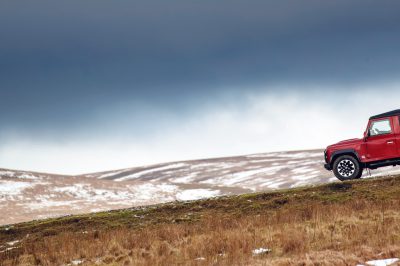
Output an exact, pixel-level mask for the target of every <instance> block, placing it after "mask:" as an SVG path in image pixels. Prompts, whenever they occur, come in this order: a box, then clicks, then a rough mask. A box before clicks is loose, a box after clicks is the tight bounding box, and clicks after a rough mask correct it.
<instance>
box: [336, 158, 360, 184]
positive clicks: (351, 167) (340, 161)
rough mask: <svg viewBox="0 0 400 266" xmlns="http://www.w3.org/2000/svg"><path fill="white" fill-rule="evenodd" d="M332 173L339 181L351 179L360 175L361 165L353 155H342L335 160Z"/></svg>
mask: <svg viewBox="0 0 400 266" xmlns="http://www.w3.org/2000/svg"><path fill="white" fill-rule="evenodd" d="M333 173H334V174H335V176H336V177H337V178H338V179H339V180H341V181H346V180H352V179H356V178H360V177H361V175H362V167H361V166H360V163H359V162H358V160H357V159H355V158H354V157H353V156H349V155H343V156H340V157H339V158H337V159H336V160H335V162H334V164H333Z"/></svg>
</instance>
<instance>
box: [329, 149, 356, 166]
mask: <svg viewBox="0 0 400 266" xmlns="http://www.w3.org/2000/svg"><path fill="white" fill-rule="evenodd" d="M342 155H351V156H354V157H355V158H356V159H357V160H358V161H359V162H360V163H361V159H360V156H359V155H358V152H357V151H356V150H354V149H344V150H338V151H334V152H333V153H332V155H331V161H330V162H329V163H330V165H331V166H332V164H333V162H334V161H335V160H336V158H338V157H339V156H342Z"/></svg>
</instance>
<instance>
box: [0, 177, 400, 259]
mask: <svg viewBox="0 0 400 266" xmlns="http://www.w3.org/2000/svg"><path fill="white" fill-rule="evenodd" d="M399 204H400V178H399V177H392V178H386V179H381V180H367V181H356V182H351V183H345V184H333V185H324V186H320V187H315V188H305V189H296V190H288V191H284V192H279V193H261V194H251V195H243V196H235V197H227V198H218V199H212V200H203V201H196V202H191V203H171V204H165V205H160V206H157V207H154V208H149V209H144V210H142V209H141V210H137V209H135V210H124V211H119V212H109V213H99V214H92V215H87V216H74V217H67V218H60V219H52V220H47V221H37V222H32V223H25V224H20V225H16V226H15V227H14V228H12V229H9V230H8V231H5V229H4V228H3V229H0V246H1V245H3V246H6V245H7V244H5V243H6V242H7V241H10V240H15V239H18V240H21V239H22V242H21V243H20V244H18V246H19V248H16V249H13V250H10V251H7V252H3V253H0V256H1V257H0V259H1V260H2V261H1V262H0V265H67V264H68V263H71V262H72V261H73V260H77V259H79V260H82V261H83V262H84V263H83V264H82V265H95V264H97V265H352V266H354V265H356V264H357V263H363V262H365V261H366V260H370V259H378V258H389V257H399V256H400V205H399ZM28 234H29V235H28ZM27 235H28V236H27ZM261 247H262V248H270V249H271V250H272V252H270V253H266V254H262V255H257V256H254V255H253V254H252V251H253V250H254V249H256V248H261ZM0 250H1V249H0Z"/></svg>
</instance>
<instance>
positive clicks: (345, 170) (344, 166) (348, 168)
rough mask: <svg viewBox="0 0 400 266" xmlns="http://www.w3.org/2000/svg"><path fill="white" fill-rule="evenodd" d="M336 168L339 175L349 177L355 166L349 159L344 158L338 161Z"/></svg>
mask: <svg viewBox="0 0 400 266" xmlns="http://www.w3.org/2000/svg"><path fill="white" fill-rule="evenodd" d="M337 170H338V172H339V174H340V175H341V176H343V177H350V176H352V175H353V174H354V172H355V171H356V166H355V164H354V163H353V162H352V161H351V160H348V159H345V160H342V161H340V162H339V164H338V166H337Z"/></svg>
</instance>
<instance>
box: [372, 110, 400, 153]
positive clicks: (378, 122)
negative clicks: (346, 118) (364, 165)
mask: <svg viewBox="0 0 400 266" xmlns="http://www.w3.org/2000/svg"><path fill="white" fill-rule="evenodd" d="M368 130H369V131H368V132H369V133H368V138H367V142H366V145H367V159H368V160H369V161H379V160H386V159H391V158H396V157H399V154H398V149H397V139H396V134H395V132H394V124H393V119H392V117H387V118H379V119H374V120H371V121H370V122H369V128H368Z"/></svg>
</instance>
